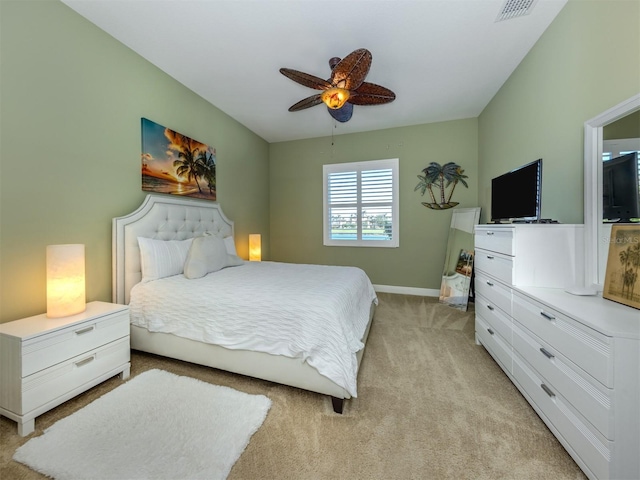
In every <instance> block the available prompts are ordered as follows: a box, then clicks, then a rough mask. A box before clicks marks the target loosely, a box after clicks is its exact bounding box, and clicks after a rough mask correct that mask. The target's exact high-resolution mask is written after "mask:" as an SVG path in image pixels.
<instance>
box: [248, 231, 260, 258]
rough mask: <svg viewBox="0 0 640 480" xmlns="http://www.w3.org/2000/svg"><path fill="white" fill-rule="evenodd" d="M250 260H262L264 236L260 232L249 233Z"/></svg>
mask: <svg viewBox="0 0 640 480" xmlns="http://www.w3.org/2000/svg"><path fill="white" fill-rule="evenodd" d="M249 260H250V261H251V262H260V261H262V236H261V235H260V234H259V233H252V234H250V235H249Z"/></svg>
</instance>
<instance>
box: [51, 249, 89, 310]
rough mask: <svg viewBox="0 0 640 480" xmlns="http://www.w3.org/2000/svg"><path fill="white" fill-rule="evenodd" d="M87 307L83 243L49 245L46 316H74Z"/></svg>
mask: <svg viewBox="0 0 640 480" xmlns="http://www.w3.org/2000/svg"><path fill="white" fill-rule="evenodd" d="M85 308H86V295H85V278H84V245H81V244H73V245H48V246H47V317H50V318H59V317H66V316H69V315H75V314H76V313H80V312H84V310H85Z"/></svg>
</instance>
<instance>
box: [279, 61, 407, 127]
mask: <svg viewBox="0 0 640 480" xmlns="http://www.w3.org/2000/svg"><path fill="white" fill-rule="evenodd" d="M371 59H372V55H371V52H370V51H369V50H367V49H366V48H359V49H358V50H355V51H353V52H351V53H350V54H349V55H347V56H346V57H344V58H343V59H340V58H338V57H333V58H332V59H331V60H329V66H330V67H331V77H330V78H329V79H328V80H323V79H322V78H319V77H316V76H314V75H309V74H308V73H303V72H299V71H298V70H293V69H291V68H281V69H280V73H282V74H283V75H284V76H285V77H288V78H290V79H291V80H293V81H294V82H297V83H299V84H300V85H304V86H305V87H309V88H313V89H315V90H324V91H323V92H322V93H318V94H316V95H312V96H310V97H307V98H304V99H302V100H300V101H299V102H298V103H296V104H294V105H291V106H290V107H289V111H290V112H297V111H298V110H304V109H305V108H309V107H313V106H315V105H319V104H321V103H324V104H325V105H326V106H327V108H328V110H329V113H330V114H331V116H332V117H333V118H335V119H336V120H337V121H339V122H346V121H348V120H349V119H350V118H351V115H353V106H354V105H381V104H383V103H389V102H393V101H394V100H395V98H396V94H395V93H393V92H392V91H391V90H389V89H388V88H385V87H381V86H380V85H376V84H375V83H368V82H365V81H364V79H365V77H366V76H367V74H368V73H369V68H371Z"/></svg>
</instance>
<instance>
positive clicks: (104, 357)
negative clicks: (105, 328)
mask: <svg viewBox="0 0 640 480" xmlns="http://www.w3.org/2000/svg"><path fill="white" fill-rule="evenodd" d="M130 357H131V350H130V347H129V337H126V338H122V339H120V340H117V341H115V342H112V343H109V344H108V345H104V346H102V347H100V348H97V349H95V350H92V351H90V352H86V353H83V354H82V355H78V356H76V357H74V358H72V359H69V360H67V361H65V362H63V363H60V364H58V365H54V366H53V367H50V368H48V369H46V370H42V371H40V372H38V373H35V374H33V375H30V376H29V377H26V378H24V379H23V382H22V392H23V393H22V411H21V412H14V413H17V414H18V415H24V414H27V413H28V412H30V411H32V410H34V409H36V408H38V407H41V406H43V405H45V404H47V403H48V402H51V401H53V400H55V399H56V398H58V397H60V396H62V395H64V394H66V393H68V392H70V391H72V390H74V389H77V388H79V387H81V386H82V385H84V384H85V383H88V382H90V381H92V380H94V379H95V378H97V377H99V376H101V375H103V374H105V373H106V372H109V371H110V370H113V369H117V368H119V367H122V366H123V365H125V364H126V363H128V362H129V359H130ZM116 373H117V372H116Z"/></svg>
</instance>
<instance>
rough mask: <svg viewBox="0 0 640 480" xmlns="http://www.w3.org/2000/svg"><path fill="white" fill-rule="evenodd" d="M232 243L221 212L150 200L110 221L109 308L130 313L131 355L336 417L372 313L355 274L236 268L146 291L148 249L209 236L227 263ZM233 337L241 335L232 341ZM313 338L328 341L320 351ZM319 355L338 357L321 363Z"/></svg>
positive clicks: (211, 205) (170, 280) (349, 393)
mask: <svg viewBox="0 0 640 480" xmlns="http://www.w3.org/2000/svg"><path fill="white" fill-rule="evenodd" d="M233 234H234V225H233V222H232V221H230V220H229V219H228V218H227V217H226V216H225V215H224V213H223V212H222V210H221V209H220V206H219V204H218V203H215V202H210V201H202V200H195V199H188V198H183V197H174V196H165V195H151V194H150V195H147V197H146V198H145V200H144V202H143V203H142V205H141V206H140V207H139V208H138V209H136V210H135V211H134V212H132V213H130V214H128V215H125V216H122V217H118V218H114V219H113V243H112V245H113V301H114V302H115V303H120V304H128V305H129V306H130V312H131V322H132V324H131V348H132V349H134V350H139V351H143V352H149V353H153V354H157V355H162V356H166V357H170V358H176V359H179V360H183V361H188V362H192V363H196V364H200V365H205V366H209V367H213V368H217V369H221V370H225V371H229V372H233V373H237V374H242V375H247V376H250V377H255V378H260V379H263V380H268V381H272V382H276V383H280V384H284V385H289V386H292V387H297V388H301V389H304V390H309V391H312V392H316V393H319V394H323V395H328V396H330V397H331V400H332V406H333V410H334V411H335V412H337V413H342V411H343V407H344V402H345V400H347V399H349V398H352V397H355V396H357V372H358V370H359V366H360V363H361V361H362V356H363V352H364V345H365V344H366V340H367V337H368V334H369V330H370V327H371V322H372V320H373V314H374V311H375V305H376V303H377V299H376V296H375V292H374V290H373V286H372V285H371V282H370V281H369V279H368V278H367V276H366V274H365V273H364V272H363V271H362V270H360V269H357V268H355V267H330V266H319V265H294V264H285V263H277V262H242V261H238V262H236V263H233V262H232V264H230V265H228V266H227V268H223V269H220V270H219V271H216V272H215V273H210V274H207V275H204V276H202V278H197V279H189V278H186V272H185V274H184V275H183V274H179V275H169V276H167V277H164V278H155V277H153V276H152V277H150V278H151V280H153V281H149V277H148V275H149V264H150V263H151V262H150V260H149V256H148V255H149V253H148V252H149V250H148V247H147V244H148V243H153V244H154V245H158V244H161V245H165V244H166V245H171V246H175V245H178V244H180V245H182V244H186V243H189V242H196V241H203V238H201V237H203V236H208V235H213V236H215V237H218V238H224V243H225V245H227V248H229V249H230V251H229V253H230V256H229V258H234V257H233V255H232V253H235V251H233V252H231V250H235V247H234V246H233ZM191 239H193V240H191ZM196 239H197V240H196ZM141 245H142V246H143V251H142V253H141V249H140V246H141ZM180 248H181V249H184V246H180ZM162 251H164V250H162ZM158 255H159V254H158ZM167 255H169V254H167ZM141 256H142V258H141ZM235 258H237V257H235ZM145 259H146V260H145ZM143 261H145V262H146V269H145V270H146V273H145V275H147V277H145V278H143V265H142V263H143ZM163 261H164V260H163ZM174 263H178V261H177V260H176V262H174ZM185 265H186V264H185ZM294 275H297V276H294ZM252 289H253V290H252ZM213 292H215V293H213ZM209 297H211V298H212V299H215V301H213V302H211V301H210V300H207V299H208V298H209ZM208 302H209V303H208ZM229 302H237V303H229ZM172 303H173V305H174V306H178V305H179V307H178V308H172ZM230 305H231V306H230ZM252 308H253V310H252ZM303 316H304V321H303V320H300V325H296V324H295V321H296V318H298V317H299V318H300V319H302V318H303ZM276 319H278V320H277V321H278V323H277V325H276V323H269V322H276ZM252 322H253V323H252ZM302 324H305V326H304V328H302V326H301V325H302ZM314 325H315V326H316V328H314ZM232 327H233V328H236V327H237V330H239V331H240V333H236V332H233V333H229V332H230V329H231V328H232ZM280 329H282V330H281V332H282V333H280ZM287 329H288V330H287ZM296 329H298V330H296ZM314 330H315V331H314ZM308 331H309V333H308V336H307V332H308ZM325 331H326V332H325ZM242 332H244V333H242ZM276 332H277V333H276ZM287 332H289V333H287ZM291 332H297V333H295V334H294V335H292V334H291ZM327 332H329V333H327ZM318 334H321V335H332V336H331V337H327V338H326V339H323V340H321V341H320V340H316V339H315V338H316V337H314V336H313V335H318ZM242 335H245V337H242ZM342 337H344V338H342ZM326 346H329V347H330V348H331V349H332V352H333V351H336V352H338V353H339V356H336V355H333V354H331V355H329V354H324V353H322V352H321V350H322V349H324V348H325V347H326ZM321 347H322V348H321Z"/></svg>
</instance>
